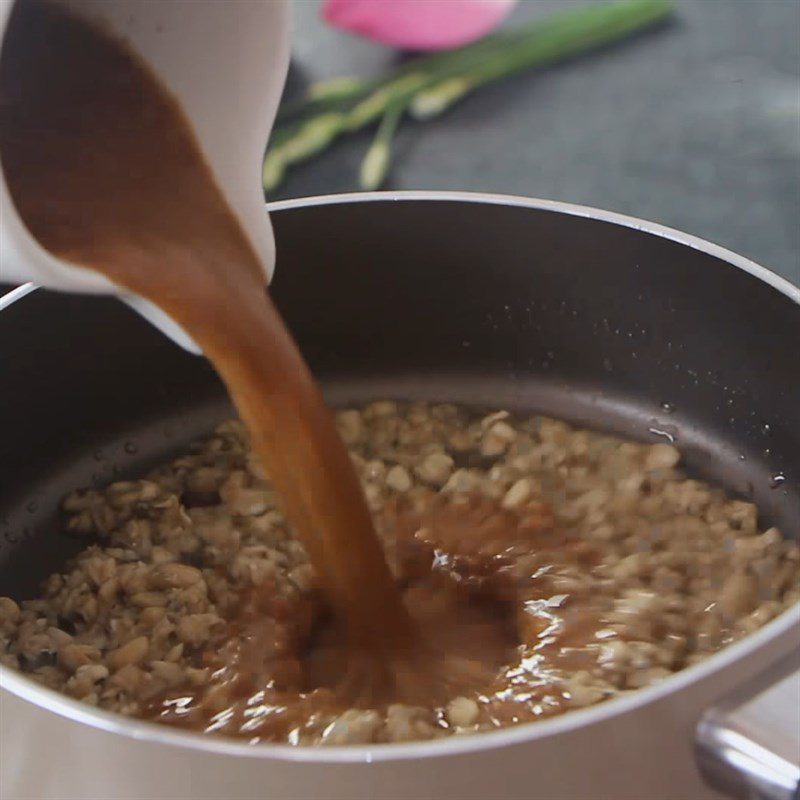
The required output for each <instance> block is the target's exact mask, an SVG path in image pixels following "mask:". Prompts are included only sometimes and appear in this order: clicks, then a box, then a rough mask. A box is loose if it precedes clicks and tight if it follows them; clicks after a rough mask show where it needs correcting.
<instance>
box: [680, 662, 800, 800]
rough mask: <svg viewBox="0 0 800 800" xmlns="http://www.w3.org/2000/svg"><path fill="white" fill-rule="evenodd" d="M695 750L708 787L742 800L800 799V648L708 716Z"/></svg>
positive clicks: (699, 729)
mask: <svg viewBox="0 0 800 800" xmlns="http://www.w3.org/2000/svg"><path fill="white" fill-rule="evenodd" d="M695 751H696V755H697V761H698V765H699V767H700V772H701V773H702V775H703V777H704V779H705V780H706V782H707V783H708V784H709V785H711V786H712V787H713V788H715V789H717V790H719V791H721V792H723V793H724V794H726V795H727V796H729V797H735V798H740V800H800V649H796V650H795V651H794V652H793V653H792V654H790V655H789V656H787V657H785V658H784V659H782V660H781V661H779V662H778V663H777V664H775V665H774V666H773V667H772V668H771V669H769V670H767V671H765V672H763V673H761V674H759V675H757V676H756V677H755V678H754V679H752V680H751V681H749V682H748V683H746V684H744V686H741V687H738V688H737V689H736V690H735V691H734V692H733V693H732V694H730V695H728V696H727V697H725V698H723V699H722V700H721V701H720V702H719V703H718V704H717V705H716V706H714V707H713V708H711V709H709V710H708V711H706V712H705V713H704V714H703V716H702V717H701V719H700V722H699V723H698V725H697V729H696V738H695Z"/></svg>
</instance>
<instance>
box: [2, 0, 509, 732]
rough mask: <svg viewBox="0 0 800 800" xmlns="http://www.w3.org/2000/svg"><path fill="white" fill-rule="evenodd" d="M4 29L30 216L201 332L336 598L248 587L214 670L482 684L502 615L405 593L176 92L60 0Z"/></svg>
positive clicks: (7, 106) (341, 690) (499, 655)
mask: <svg viewBox="0 0 800 800" xmlns="http://www.w3.org/2000/svg"><path fill="white" fill-rule="evenodd" d="M8 31H9V34H8V35H7V36H6V40H5V45H4V48H3V52H2V62H1V63H0V101H1V102H2V107H3V115H2V123H1V124H0V154H1V155H2V166H3V170H4V172H5V177H6V180H7V182H8V186H9V189H10V191H11V195H12V197H13V199H14V202H15V203H16V206H17V209H18V210H19V213H20V215H21V217H22V219H23V220H24V222H25V224H26V225H27V227H28V228H29V230H30V231H31V233H32V234H33V236H34V237H35V238H36V239H37V240H38V241H39V242H40V243H41V244H42V245H43V246H44V247H45V248H46V249H47V250H49V251H50V252H51V253H53V254H54V255H55V256H57V257H59V258H61V259H63V260H65V261H67V262H71V263H73V264H75V265H80V266H83V267H88V268H90V269H93V270H97V271H98V272H100V273H102V274H104V275H106V276H107V277H108V278H110V279H111V280H112V281H113V282H114V283H115V284H117V285H118V286H120V287H124V288H125V289H127V290H130V291H132V292H134V293H136V294H138V295H141V296H143V297H145V298H147V299H149V300H151V301H152V302H154V303H155V304H156V305H158V306H160V307H161V308H162V309H163V310H164V311H166V312H167V313H168V314H169V315H170V316H172V317H173V318H174V319H175V320H176V321H177V322H178V323H179V324H180V325H182V326H183V327H184V328H185V329H186V330H187V331H188V332H189V334H190V335H191V336H192V337H193V338H194V340H195V341H196V342H197V343H198V344H199V345H200V346H201V347H202V349H203V351H204V353H205V354H206V355H207V356H208V358H209V359H210V360H211V361H212V362H213V364H214V366H215V367H216V369H217V371H218V372H219V374H220V376H221V377H222V378H223V380H224V381H225V383H226V385H227V387H228V390H229V392H230V394H231V397H232V398H233V400H234V402H235V404H236V406H237V408H238V410H239V413H240V415H241V417H242V419H243V420H244V421H245V422H246V424H247V426H248V428H249V430H250V433H251V436H252V439H253V443H254V448H255V449H256V450H257V452H258V454H259V455H260V457H261V458H262V460H263V462H264V464H265V466H266V470H267V473H268V475H269V476H270V479H271V480H272V482H273V483H274V484H275V486H276V488H277V489H278V492H279V494H280V497H281V499H282V503H283V506H284V509H285V512H286V514H287V517H288V518H289V520H290V521H291V523H292V525H293V526H294V528H295V530H296V531H297V533H298V535H299V537H300V539H301V540H302V542H303V544H304V545H305V547H306V549H307V550H308V553H309V556H310V560H311V562H312V564H313V566H314V569H315V571H316V573H317V575H318V576H319V577H320V579H321V583H322V585H323V587H324V590H325V595H326V600H327V603H329V604H330V606H331V607H332V609H333V617H334V623H335V624H333V625H332V626H329V627H328V628H327V629H326V630H323V631H310V630H307V629H305V628H304V627H303V624H302V621H301V620H302V609H283V610H282V612H281V614H279V615H278V618H280V617H281V615H282V619H281V620H280V624H277V623H276V614H275V609H269V608H268V607H266V606H268V605H269V602H267V603H266V606H264V604H263V603H261V602H260V600H259V598H258V597H248V598H243V599H242V604H241V611H240V614H239V615H238V618H236V619H233V620H231V622H230V629H229V630H228V631H227V633H226V635H227V637H228V640H230V642H232V643H229V644H228V645H225V642H224V641H223V642H220V643H219V648H218V650H215V651H214V652H213V653H209V654H208V659H209V660H210V661H212V662H215V665H216V666H217V669H218V670H220V673H219V675H218V677H219V680H218V682H217V683H218V684H224V685H226V686H227V687H228V689H231V685H230V684H231V682H234V683H235V684H236V686H235V687H234V688H235V691H233V694H234V695H238V696H241V697H251V696H253V695H254V694H256V693H257V692H259V691H264V690H265V689H264V687H265V686H267V687H269V688H268V689H267V691H269V692H273V693H275V692H277V693H278V694H280V693H281V692H287V691H290V692H293V693H294V694H293V695H292V696H294V697H297V696H298V693H300V695H302V696H305V695H304V693H305V692H306V690H309V691H314V690H316V689H318V690H319V691H320V692H322V693H323V694H324V696H325V697H327V698H328V699H327V700H325V701H324V702H332V703H338V704H340V705H343V707H348V706H352V705H356V706H363V705H366V704H375V703H379V704H380V703H384V704H385V703H386V702H389V701H390V700H402V701H404V702H418V703H422V702H425V703H428V704H430V702H431V701H432V700H435V699H437V698H438V699H439V700H441V701H446V699H447V698H448V697H452V696H453V695H454V694H455V693H457V692H458V691H467V690H470V689H475V688H477V687H479V686H485V685H487V684H488V683H490V682H491V680H492V678H493V676H494V675H495V674H496V672H497V670H498V668H499V667H501V666H502V665H503V664H504V663H507V662H508V661H509V660H510V659H511V656H512V652H513V647H514V645H515V644H516V641H515V638H514V637H513V636H509V634H508V631H507V628H508V621H507V620H506V619H504V618H503V615H502V614H500V615H498V614H497V613H496V609H493V608H492V607H490V606H487V605H486V604H485V603H484V604H483V605H478V606H475V607H472V608H468V607H463V606H462V604H460V603H459V602H457V598H456V597H455V595H454V594H453V592H454V591H455V590H453V589H452V588H444V589H443V588H442V587H441V585H439V586H437V585H435V582H434V583H431V582H430V581H426V580H421V581H419V582H418V584H417V585H414V584H413V582H411V583H409V585H408V586H407V587H406V588H405V590H404V594H405V597H403V595H401V592H400V591H399V589H398V587H397V586H396V584H395V581H394V578H393V576H392V574H391V572H390V571H389V568H388V566H387V563H386V559H385V555H384V552H383V550H382V547H381V545H380V543H379V540H378V539H377V537H376V535H375V533H374V530H373V525H372V521H371V518H370V514H369V511H368V509H367V507H366V505H365V502H364V499H363V497H362V492H361V488H360V485H359V483H358V480H357V477H356V475H355V472H354V470H353V468H352V465H351V463H350V459H349V456H348V453H347V451H346V450H345V448H344V446H343V444H342V442H341V441H340V439H339V436H338V434H337V432H336V429H335V426H334V422H333V418H332V415H331V413H330V412H329V410H328V409H327V408H326V406H325V404H324V402H323V399H322V396H321V393H320V391H319V389H318V387H317V385H316V384H315V382H314V380H313V378H312V376H311V374H310V372H309V370H308V368H307V366H306V364H305V363H304V361H303V359H302V357H301V355H300V353H299V351H298V349H297V347H296V345H295V343H294V341H293V340H292V338H291V336H290V335H289V333H288V331H287V330H286V328H285V327H284V324H283V322H282V320H281V318H280V316H279V314H278V312H277V310H276V308H275V307H274V306H273V304H272V302H271V300H270V298H269V296H268V294H267V293H266V292H265V290H264V277H263V271H262V269H261V265H260V264H259V263H258V260H257V257H256V255H255V254H254V252H253V249H252V248H251V245H250V243H249V242H248V240H247V238H246V237H245V235H244V233H243V231H242V229H241V228H240V226H239V223H238V221H237V220H236V219H235V217H234V216H233V215H232V213H231V211H230V209H229V207H228V205H227V203H226V201H225V199H224V197H223V196H222V194H221V192H220V191H219V189H218V187H217V186H216V184H215V182H214V179H213V177H212V175H211V173H210V172H209V169H208V167H207V165H206V163H205V162H204V159H203V156H202V154H201V152H200V150H199V148H198V145H197V143H196V141H195V139H194V136H193V134H192V131H191V129H190V127H189V125H188V123H187V121H186V119H185V118H184V116H183V113H182V111H181V109H180V107H179V106H178V104H177V103H176V102H175V100H174V99H173V98H172V97H171V96H170V95H169V93H168V92H167V91H166V90H165V89H164V87H162V86H161V85H160V84H159V83H158V81H157V80H156V78H155V77H154V75H153V74H152V73H151V71H150V70H149V69H148V67H147V66H146V65H144V64H143V63H142V62H141V61H140V60H139V59H138V58H137V57H136V56H135V55H134V54H132V53H131V51H130V50H128V49H127V47H126V46H125V45H124V44H123V43H122V42H120V41H117V40H115V39H114V38H113V37H111V36H109V35H107V34H105V33H104V32H102V31H101V30H99V29H98V28H96V27H94V26H92V25H90V24H88V23H86V22H84V21H81V20H80V19H78V18H76V17H74V16H72V15H71V14H70V13H68V12H66V11H64V10H63V9H60V8H59V7H57V6H55V5H51V4H47V3H39V2H26V3H19V4H17V6H16V7H15V9H14V12H13V14H12V18H11V20H10V23H9V28H8ZM98 335H101V332H98ZM456 521H457V520H456ZM451 523H452V520H450V521H448V522H447V524H448V525H449V524H451ZM267 595H268V592H267ZM404 600H405V602H404ZM493 602H494V601H493ZM406 603H407V604H408V605H409V606H410V607H411V608H412V610H413V617H414V622H413V623H412V619H411V617H410V616H409V612H408V609H407V607H406ZM287 614H289V616H292V615H294V616H296V618H297V619H292V620H291V622H290V623H287V622H286V617H287ZM512 627H513V626H512ZM342 631H344V633H342ZM445 634H446V635H445ZM345 642H346V644H345ZM303 649H306V650H308V651H309V652H308V655H307V656H304V657H303V658H301V659H300V661H302V662H303V663H300V661H298V656H297V653H298V652H300V651H302V650H303ZM281 659H282V660H283V662H285V663H283V664H282V666H281V665H280V664H278V662H279V661H281ZM281 676H283V677H281ZM319 687H323V688H319ZM316 697H317V699H316V700H314V701H313V702H312V703H311V706H312V707H313V705H314V703H318V704H319V703H322V702H323V701H322V700H320V699H319V698H320V695H317V696H316ZM274 699H275V698H273V700H274ZM202 700H203V703H202V704H201V710H199V711H198V712H197V714H192V713H189V712H190V711H191V708H190V706H191V703H192V701H191V698H190V700H189V701H187V703H188V705H187V704H186V703H185V704H184V707H183V708H182V709H181V711H182V715H181V719H180V720H179V721H180V722H181V724H184V723H191V724H193V725H195V726H197V725H200V726H202V727H208V725H209V719H208V709H209V708H213V702H212V701H210V700H209V698H207V697H204V698H202ZM169 702H170V701H167V703H169ZM304 702H305V701H304ZM273 705H274V703H273ZM169 708H170V706H169V704H167V713H166V715H165V716H166V717H167V718H168V717H169V716H170V714H169ZM160 710H161V709H160V708H159V709H158V712H159V713H160ZM240 711H241V709H240ZM295 711H296V713H294V716H295V717H297V716H298V715H299V716H302V715H304V714H311V713H312V709H311V707H306V706H304V705H303V703H300V704H299V705H296V706H295ZM153 713H156V711H155V710H154V712H153ZM237 714H239V711H235V710H234V711H232V712H231V715H229V721H231V720H233V719H234V718H236V716H237ZM240 716H241V715H240ZM167 721H169V720H167ZM251 727H252V726H251ZM241 728H242V724H241V719H239V721H238V722H236V723H235V724H234V723H232V724H231V732H247V731H246V730H245V731H242V730H241ZM278 728H280V729H281V731H283V729H285V728H286V724H284V723H281V724H280V725H278ZM276 731H277V729H276ZM276 731H270V730H269V726H265V730H263V731H261V735H262V736H264V737H265V738H274V736H275V735H277V733H276Z"/></svg>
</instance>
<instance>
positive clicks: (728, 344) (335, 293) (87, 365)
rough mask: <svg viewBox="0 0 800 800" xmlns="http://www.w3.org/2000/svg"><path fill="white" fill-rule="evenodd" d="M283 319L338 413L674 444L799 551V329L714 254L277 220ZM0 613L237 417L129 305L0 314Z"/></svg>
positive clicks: (586, 234) (78, 304)
mask: <svg viewBox="0 0 800 800" xmlns="http://www.w3.org/2000/svg"><path fill="white" fill-rule="evenodd" d="M273 222H274V226H275V233H276V238H277V242H278V253H279V260H278V266H277V273H276V278H275V281H274V284H273V288H272V292H273V295H274V297H275V299H276V301H277V303H278V305H279V307H280V308H281V310H282V312H283V314H284V316H285V317H286V319H287V321H288V322H289V325H290V327H291V329H292V330H293V331H294V333H295V335H296V336H297V338H298V341H299V343H300V346H301V348H302V350H303V352H304V353H305V355H306V357H307V359H308V360H309V362H310V363H311V366H312V368H313V369H314V371H315V373H316V374H317V375H318V376H319V377H320V379H321V380H322V382H323V385H324V387H325V389H326V392H327V394H328V397H329V398H330V401H331V402H332V403H334V404H336V405H343V404H347V403H351V402H353V403H357V402H361V401H367V400H371V399H375V398H378V397H390V398H394V399H426V400H451V401H457V402H467V403H473V404H479V405H482V406H490V407H506V408H509V409H518V410H526V411H537V412H542V413H545V414H550V415H553V416H557V417H561V418H563V419H566V420H568V421H571V422H576V423H580V424H582V425H585V426H588V427H593V428H598V429H603V430H609V431H613V432H617V433H621V434H624V435H627V436H630V437H631V438H635V439H639V440H652V441H658V440H663V441H667V440H674V441H675V443H676V444H677V446H678V447H679V448H680V449H681V451H682V452H683V455H684V460H685V463H686V465H687V467H688V469H689V470H690V471H691V472H693V473H695V474H696V475H698V476H700V477H703V478H707V479H710V480H713V481H715V482H718V483H721V484H723V485H724V486H726V487H727V488H728V489H729V490H731V491H733V492H735V493H736V494H738V495H740V496H743V497H745V498H748V499H752V500H754V501H755V502H756V503H758V504H759V507H760V508H761V510H762V513H763V517H764V520H763V521H764V522H765V523H770V524H777V525H779V526H780V527H781V528H782V529H783V531H784V532H785V533H786V534H787V535H792V536H795V537H796V536H797V535H798V531H800V402H799V401H798V400H799V399H800V359H798V358H797V357H796V353H795V350H796V344H797V342H800V305H798V301H797V299H796V298H792V297H790V296H788V295H787V294H784V293H781V292H780V291H778V290H777V289H775V288H773V287H771V286H769V285H768V284H767V283H765V282H763V281H762V280H760V279H759V278H758V277H756V276H754V275H753V274H750V273H748V272H747V271H744V270H742V269H739V268H737V267H735V266H733V265H731V264H730V263H728V262H727V261H726V260H724V259H723V258H722V257H719V256H717V255H714V254H712V253H709V252H704V251H703V250H702V249H697V248H695V247H692V246H689V245H687V244H684V243H680V242H678V241H674V240H672V239H669V238H664V237H663V236H660V235H656V234H654V233H649V232H647V231H646V230H642V229H639V228H637V227H628V226H626V225H623V224H619V223H615V222H611V221H607V220H604V219H595V218H588V217H584V216H577V215H575V214H573V213H568V212H567V211H566V210H563V209H553V208H551V207H541V206H538V207H537V205H536V204H535V203H534V204H530V205H526V204H519V203H514V202H512V201H509V204H508V205H503V204H498V203H485V202H478V201H476V200H474V199H472V200H470V199H462V200H456V199H434V198H429V199H420V198H418V197H417V198H411V199H402V200H396V199H393V200H389V199H373V200H370V201H363V200H362V201H355V200H354V201H346V202H333V203H326V202H322V203H313V202H312V203H311V204H309V205H305V206H296V207H289V208H284V209H282V210H278V211H276V212H274V213H273ZM0 386H2V387H3V391H2V393H0V420H2V429H3V438H2V441H3V457H2V458H1V459H0V594H6V595H11V596H14V597H29V596H32V595H33V594H34V593H35V592H36V589H37V586H38V584H39V582H40V581H41V580H42V579H43V578H44V577H46V576H47V575H48V574H50V573H51V572H53V571H55V570H57V569H59V568H60V567H61V565H62V564H63V563H64V561H65V560H66V559H67V558H68V557H70V556H71V555H73V554H74V553H76V552H77V551H78V550H79V549H80V548H82V547H84V546H85V544H86V541H85V540H84V539H80V540H78V539H72V538H70V537H68V536H65V535H63V533H61V531H60V522H59V510H58V509H59V503H60V500H61V498H62V497H63V495H64V494H66V493H67V492H68V491H70V490H72V489H74V488H76V487H79V486H90V485H97V486H100V485H104V484H106V483H108V482H110V481H111V480H115V479H119V478H124V477H129V476H135V475H137V474H141V473H142V472H143V471H144V470H145V469H146V468H147V467H148V466H149V465H151V464H155V463H157V462H158V461H161V460H164V459H165V458H168V457H169V456H170V455H171V454H172V453H175V452H178V451H180V450H181V449H182V448H184V447H185V446H186V445H187V444H188V443H189V442H190V441H192V440H193V439H195V438H197V437H199V436H200V435H202V434H204V433H207V432H209V431H210V430H211V428H212V427H213V425H214V424H215V423H216V422H218V421H220V420H221V419H223V418H224V417H225V416H226V415H227V414H230V413H231V411H230V407H229V405H228V403H227V400H226V398H225V395H224V392H223V390H222V387H221V385H220V383H219V381H218V379H217V378H216V376H215V375H214V373H213V372H212V370H211V369H210V367H209V366H208V364H207V363H206V362H205V360H204V359H202V358H197V357H193V356H191V355H188V354H187V353H184V352H183V351H181V350H180V349H178V348H177V347H176V346H175V345H173V344H172V343H170V342H169V341H167V340H166V339H165V338H163V337H162V336H161V335H160V334H158V333H157V332H155V331H154V330H152V329H151V328H150V327H149V326H148V324H147V323H145V322H144V321H142V320H141V319H139V318H138V317H137V316H136V315H134V314H133V313H132V312H131V311H129V310H128V309H126V308H125V307H124V306H123V305H122V304H121V303H119V302H118V301H115V300H112V299H108V298H99V297H91V298H90V297H78V296H68V295H58V294H54V293H49V292H45V291H36V292H34V293H33V294H31V295H29V296H27V297H25V298H23V299H22V300H20V301H18V302H16V303H14V304H12V305H10V306H9V307H8V308H6V309H5V310H3V311H2V312H1V313H0Z"/></svg>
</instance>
